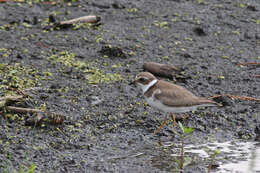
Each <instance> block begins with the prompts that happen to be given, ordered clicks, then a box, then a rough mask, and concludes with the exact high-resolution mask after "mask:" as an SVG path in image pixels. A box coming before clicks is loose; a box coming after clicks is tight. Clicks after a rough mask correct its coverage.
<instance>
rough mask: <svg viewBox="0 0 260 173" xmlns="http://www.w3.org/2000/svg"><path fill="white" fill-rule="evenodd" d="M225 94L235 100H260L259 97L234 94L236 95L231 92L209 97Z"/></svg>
mask: <svg viewBox="0 0 260 173" xmlns="http://www.w3.org/2000/svg"><path fill="white" fill-rule="evenodd" d="M225 96H227V97H230V98H232V99H236V100H248V101H260V99H258V98H254V97H247V96H236V95H231V94H223V95H215V96H212V97H209V98H211V99H214V98H218V97H225Z"/></svg>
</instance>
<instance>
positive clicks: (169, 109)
mask: <svg viewBox="0 0 260 173" xmlns="http://www.w3.org/2000/svg"><path fill="white" fill-rule="evenodd" d="M146 101H147V103H148V104H149V105H151V106H152V107H154V108H157V109H159V110H161V111H164V112H171V113H184V112H189V111H194V110H196V109H197V107H199V105H196V106H189V107H169V106H166V105H164V104H162V103H161V102H160V101H159V100H156V99H153V98H146ZM205 106H206V105H205Z"/></svg>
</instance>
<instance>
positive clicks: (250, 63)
mask: <svg viewBox="0 0 260 173" xmlns="http://www.w3.org/2000/svg"><path fill="white" fill-rule="evenodd" d="M249 65H258V66H260V62H245V63H240V64H238V66H249Z"/></svg>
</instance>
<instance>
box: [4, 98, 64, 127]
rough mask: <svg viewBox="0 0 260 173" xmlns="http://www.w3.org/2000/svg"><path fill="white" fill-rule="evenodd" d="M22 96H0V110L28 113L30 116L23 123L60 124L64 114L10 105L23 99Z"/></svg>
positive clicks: (36, 124)
mask: <svg viewBox="0 0 260 173" xmlns="http://www.w3.org/2000/svg"><path fill="white" fill-rule="evenodd" d="M23 99H24V97H23V96H6V97H0V110H1V109H3V110H4V111H6V112H11V113H17V114H21V113H22V114H26V115H27V114H30V115H31V116H30V117H29V118H27V120H26V121H25V125H33V126H39V125H42V124H55V125H57V124H62V123H63V121H64V119H65V116H64V115H61V114H58V113H54V112H47V111H43V110H39V109H31V108H21V107H15V106H10V105H11V104H13V103H14V102H18V101H23Z"/></svg>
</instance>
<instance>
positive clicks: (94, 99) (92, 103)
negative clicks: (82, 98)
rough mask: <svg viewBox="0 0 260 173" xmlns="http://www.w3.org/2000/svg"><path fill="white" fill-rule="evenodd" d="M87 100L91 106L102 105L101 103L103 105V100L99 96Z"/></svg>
mask: <svg viewBox="0 0 260 173" xmlns="http://www.w3.org/2000/svg"><path fill="white" fill-rule="evenodd" d="M86 100H87V101H88V102H90V104H91V105H93V106H94V105H98V104H100V103H102V102H103V100H102V99H100V98H99V97H97V96H88V97H87V98H86Z"/></svg>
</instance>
